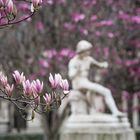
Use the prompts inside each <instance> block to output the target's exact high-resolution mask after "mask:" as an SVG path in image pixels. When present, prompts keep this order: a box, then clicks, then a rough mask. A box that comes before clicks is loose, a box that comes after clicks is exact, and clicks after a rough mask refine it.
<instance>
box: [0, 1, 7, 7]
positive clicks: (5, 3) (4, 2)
mask: <svg viewBox="0 0 140 140" xmlns="http://www.w3.org/2000/svg"><path fill="white" fill-rule="evenodd" d="M1 1H3V4H4V6H7V4H8V1H9V0H1Z"/></svg>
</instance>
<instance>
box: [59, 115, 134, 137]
mask: <svg viewBox="0 0 140 140" xmlns="http://www.w3.org/2000/svg"><path fill="white" fill-rule="evenodd" d="M60 140H136V139H135V134H134V131H133V130H132V129H131V128H130V124H129V122H128V120H127V118H116V117H113V116H112V115H107V114H95V115H75V116H74V115H72V116H70V117H69V118H68V119H67V120H66V121H65V122H64V124H63V126H62V128H61V130H60Z"/></svg>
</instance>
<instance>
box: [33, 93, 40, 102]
mask: <svg viewBox="0 0 140 140" xmlns="http://www.w3.org/2000/svg"><path fill="white" fill-rule="evenodd" d="M33 97H34V102H35V104H36V105H39V103H40V96H38V94H37V93H35V92H33Z"/></svg>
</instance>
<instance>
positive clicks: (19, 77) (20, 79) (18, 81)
mask: <svg viewBox="0 0 140 140" xmlns="http://www.w3.org/2000/svg"><path fill="white" fill-rule="evenodd" d="M13 77H14V79H15V81H16V84H21V83H22V82H24V81H25V76H24V74H23V72H22V73H21V74H20V73H19V71H17V70H15V71H14V73H13Z"/></svg>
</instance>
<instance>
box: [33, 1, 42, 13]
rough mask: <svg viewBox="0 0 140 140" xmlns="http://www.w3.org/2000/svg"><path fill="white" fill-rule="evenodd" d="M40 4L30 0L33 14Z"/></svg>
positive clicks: (40, 2)
mask: <svg viewBox="0 0 140 140" xmlns="http://www.w3.org/2000/svg"><path fill="white" fill-rule="evenodd" d="M41 4H42V0H32V4H31V12H34V11H35V10H36V9H37V8H38V7H39V6H40V5H41Z"/></svg>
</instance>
